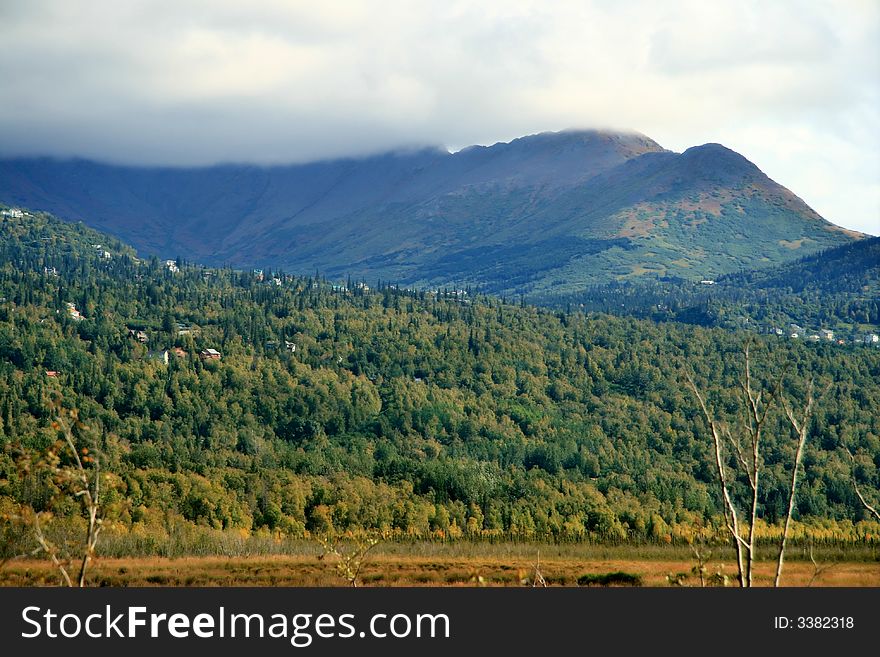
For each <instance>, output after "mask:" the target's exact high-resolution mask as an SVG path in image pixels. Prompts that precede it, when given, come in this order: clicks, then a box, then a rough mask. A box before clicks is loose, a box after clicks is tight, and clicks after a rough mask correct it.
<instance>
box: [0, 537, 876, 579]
mask: <svg viewBox="0 0 880 657" xmlns="http://www.w3.org/2000/svg"><path fill="white" fill-rule="evenodd" d="M266 548H267V546H265V545H263V546H262V547H261V546H259V545H256V544H254V545H252V546H250V548H249V549H250V550H252V551H253V552H258V551H259V552H261V553H260V554H253V553H252V554H247V549H245V550H241V551H236V550H230V551H229V553H228V554H206V555H201V556H171V557H168V556H165V557H160V556H117V557H101V558H98V559H96V560H95V562H94V565H93V566H92V568H91V569H90V571H89V576H88V583H89V585H91V586H347V585H348V584H347V582H346V581H345V580H344V579H343V578H341V577H340V576H339V574H338V573H337V570H336V564H337V562H338V560H337V559H336V558H335V557H332V556H330V555H326V554H325V553H324V551H323V550H322V548H321V546H320V545H318V544H317V543H315V542H310V541H290V542H285V543H282V544H276V545H275V549H274V550H273V551H271V552H270V551H269V550H268V549H266ZM774 555H775V553H774V551H773V550H772V548H771V547H770V546H767V549H766V550H764V551H763V554H762V555H760V556H761V557H762V558H761V559H759V561H758V562H757V572H756V584H757V585H758V586H769V585H771V584H772V578H773V573H774V571H775V567H776V563H775V560H774V558H773V557H774ZM704 556H705V561H704V566H705V571H704V584H705V585H706V586H719V585H723V579H724V576H726V577H727V583H726V585H727V586H728V587H734V586H735V585H736V581H735V580H736V563H735V557H734V554H733V551H732V550H731V549H729V548H727V547H725V548H715V549H714V550H712V551H711V552H704ZM536 564H537V565H538V571H539V572H540V574H541V575H542V576H543V578H544V580H545V582H546V584H547V585H548V586H579V585H581V586H583V585H606V586H618V585H633V584H634V583H635V584H636V585H640V586H646V587H664V586H692V587H699V586H701V582H700V578H699V574H698V572H696V569H697V567H698V564H697V559H696V557H695V556H694V553H693V551H692V550H691V548H690V547H689V546H685V545H650V544H646V545H597V544H561V545H548V544H538V543H527V542H525V543H513V542H503V543H487V542H471V541H457V542H448V543H437V542H427V541H418V542H411V543H398V542H394V543H384V544H380V545H378V546H376V548H375V549H374V550H373V551H371V552H370V553H369V554H368V555H367V556H366V558H365V559H364V560H363V567H362V570H361V573H360V576H359V578H358V585H359V586H533V585H535V584H536ZM621 573H623V574H625V575H631V576H633V578H635V579H632V578H624V577H621V576H620V574H621ZM609 574H611V575H615V574H617V575H618V576H617V577H614V576H612V577H605V578H604V579H605V580H606V581H605V583H604V584H602V581H603V576H606V575H609ZM58 583H59V577H58V573H57V571H56V570H55V568H54V566H53V565H52V563H51V562H49V561H48V560H45V559H39V560H38V559H23V560H15V561H11V562H9V563H7V564H6V566H5V567H4V568H3V569H2V570H0V585H4V586H55V585H57V584H58ZM538 585H540V584H538ZM783 585H785V586H844V587H855V586H869V587H876V586H880V547H878V546H877V545H866V546H834V545H825V546H817V547H815V548H813V550H812V559H811V558H810V548H809V547H808V546H807V545H794V546H792V547H791V548H790V550H789V552H788V555H787V559H786V566H785V575H784V578H783Z"/></svg>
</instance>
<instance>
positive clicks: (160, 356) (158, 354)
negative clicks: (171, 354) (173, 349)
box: [147, 349, 168, 365]
mask: <svg viewBox="0 0 880 657" xmlns="http://www.w3.org/2000/svg"><path fill="white" fill-rule="evenodd" d="M147 360H157V361H159V362H160V363H162V364H163V365H167V364H168V350H167V349H159V350H157V351H148V352H147Z"/></svg>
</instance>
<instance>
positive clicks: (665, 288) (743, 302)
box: [529, 238, 880, 343]
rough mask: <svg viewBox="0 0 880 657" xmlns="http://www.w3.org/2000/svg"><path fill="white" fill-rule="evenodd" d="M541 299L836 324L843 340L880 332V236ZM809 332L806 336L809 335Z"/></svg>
mask: <svg viewBox="0 0 880 657" xmlns="http://www.w3.org/2000/svg"><path fill="white" fill-rule="evenodd" d="M529 300H530V301H531V302H533V303H539V304H542V305H546V306H551V307H557V308H565V307H575V308H580V309H583V310H589V311H598V312H605V313H611V314H615V315H623V316H632V317H643V318H651V319H654V320H659V321H679V322H688V323H693V324H699V325H702V326H718V327H724V328H728V329H731V328H734V329H735V328H743V329H748V330H751V331H758V332H767V333H774V334H775V333H776V332H777V329H779V330H782V329H785V331H784V334H785V335H786V336H789V335H790V333H791V331H790V330H789V328H790V325H791V324H794V325H796V326H800V327H802V328H803V329H805V330H804V331H802V332H803V333H805V334H806V336H809V335H812V334H816V333H818V332H819V331H820V329H823V328H824V329H830V330H834V331H835V333H836V340H841V339H842V340H844V341H845V342H847V343H853V342H860V341H863V340H864V338H865V336H866V334H868V333H880V238H870V239H865V240H861V241H858V242H855V243H852V244H846V245H843V246H839V247H835V248H832V249H827V250H824V251H821V252H819V253H816V254H813V255H810V256H807V257H805V258H802V259H800V260H796V261H794V262H791V263H787V264H784V265H779V266H777V267H769V268H765V269H759V270H754V271H746V272H741V273H737V274H729V275H727V276H722V277H720V278H719V279H718V280H717V281H713V284H711V285H709V284H704V283H699V282H692V281H687V280H683V279H680V278H663V279H657V280H653V281H628V282H614V283H609V284H605V285H598V286H593V287H591V288H588V289H586V290H583V291H581V292H577V293H572V294H548V295H535V296H532V297H529ZM801 337H804V336H801Z"/></svg>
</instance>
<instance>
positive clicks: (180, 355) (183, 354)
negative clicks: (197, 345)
mask: <svg viewBox="0 0 880 657" xmlns="http://www.w3.org/2000/svg"><path fill="white" fill-rule="evenodd" d="M171 353H172V354H174V355H175V356H177V357H178V358H186V352H185V351H184V350H183V349H181V348H180V347H174V349H172V350H171Z"/></svg>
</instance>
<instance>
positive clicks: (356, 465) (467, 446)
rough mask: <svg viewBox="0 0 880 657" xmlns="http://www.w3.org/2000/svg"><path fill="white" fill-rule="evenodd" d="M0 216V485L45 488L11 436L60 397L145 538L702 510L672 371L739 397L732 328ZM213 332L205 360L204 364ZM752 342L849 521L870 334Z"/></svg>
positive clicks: (727, 399) (614, 526) (704, 514)
mask: <svg viewBox="0 0 880 657" xmlns="http://www.w3.org/2000/svg"><path fill="white" fill-rule="evenodd" d="M0 221H2V233H0V234H2V239H0V441H2V443H3V445H4V452H3V454H2V455H0V496H2V499H3V501H4V504H9V503H12V504H14V505H28V506H31V507H33V508H35V509H37V510H40V509H45V508H54V507H52V506H51V505H52V503H53V502H52V497H51V495H50V493H51V490H50V489H47V486H49V484H48V483H47V482H42V483H40V482H35V481H34V480H33V479H32V478H30V476H29V475H28V474H27V472H25V471H23V470H22V469H21V468H20V467H18V466H17V465H16V458H15V455H16V454H17V453H19V452H20V450H21V449H25V450H27V449H42V448H44V447H45V446H47V445H49V444H51V442H52V440H53V439H54V437H55V436H56V431H55V430H54V429H53V428H52V421H53V417H54V416H53V412H52V410H51V407H50V405H49V402H50V397H51V396H52V395H53V394H60V395H61V397H62V399H63V403H64V405H65V406H67V407H71V408H77V409H78V410H79V414H80V418H81V420H82V421H83V423H84V424H85V425H87V426H88V427H90V428H91V430H92V434H90V435H93V436H95V438H94V442H93V444H92V449H96V450H97V453H98V454H100V457H101V459H102V462H103V464H104V466H103V467H104V468H105V469H106V471H108V472H110V473H112V476H113V478H114V482H115V485H114V487H113V491H114V492H111V493H109V494H110V498H109V499H108V513H112V514H113V517H114V523H115V524H114V527H115V529H114V531H120V532H130V533H131V536H132V537H138V536H139V537H141V538H138V539H136V540H141V541H147V542H149V541H157V542H156V543H155V545H156V546H158V545H160V543H161V541H162V540H165V538H167V537H168V535H169V534H168V533H169V532H171V531H173V528H174V527H175V526H177V525H176V524H175V523H184V524H185V523H195V524H199V525H205V526H210V527H217V528H236V529H240V530H243V531H253V530H257V529H260V528H265V529H266V530H272V531H280V532H283V533H287V534H291V535H301V534H302V532H304V531H322V530H324V529H326V528H327V527H329V526H331V525H332V526H333V527H335V528H336V529H339V530H346V529H357V528H364V527H379V528H385V529H389V530H393V531H396V532H400V533H402V534H408V535H421V536H435V537H441V536H443V537H448V536H457V535H460V534H462V533H469V534H471V535H473V536H479V535H487V536H500V535H507V536H515V537H543V538H552V539H559V540H563V539H565V540H574V539H582V538H586V537H593V538H596V539H613V540H624V539H645V538H650V537H655V538H658V539H660V538H662V537H664V536H670V535H671V534H672V533H673V532H674V531H684V529H683V528H690V529H693V528H698V527H700V526H703V525H704V524H706V523H710V522H711V521H712V519H713V518H714V517H716V516H717V514H718V512H719V506H718V500H717V486H716V485H715V482H714V475H713V470H712V460H711V459H712V457H711V449H710V443H709V441H708V438H707V436H706V433H705V431H706V428H705V426H704V424H703V422H702V420H701V418H700V415H699V413H698V411H697V409H696V408H695V405H694V402H693V400H692V398H691V396H690V395H689V394H688V393H687V392H686V390H685V389H684V387H683V386H682V381H681V375H682V367H683V366H684V364H685V363H686V364H687V366H688V367H690V368H692V369H693V371H694V372H695V374H696V376H697V378H698V380H699V381H700V382H701V384H705V386H706V390H707V392H708V394H709V397H710V400H711V403H713V404H715V405H717V407H718V408H719V409H728V410H732V409H734V408H735V400H736V382H737V376H738V374H737V372H738V369H739V366H738V358H737V355H736V354H737V352H738V350H739V349H740V347H741V345H742V340H743V335H742V334H737V333H731V332H726V331H720V330H706V329H701V328H696V327H688V326H683V325H680V324H675V323H664V324H655V323H652V322H649V321H642V320H634V319H627V318H614V317H608V316H601V315H583V314H565V313H553V312H550V311H546V310H541V309H538V308H534V307H529V306H522V307H520V306H515V305H508V304H505V303H501V302H499V301H498V300H495V299H492V298H486V297H475V298H472V297H471V296H470V295H463V294H458V293H456V294H443V293H440V294H437V295H430V294H425V293H414V292H406V291H403V290H396V289H393V288H388V287H384V288H383V289H381V290H367V289H365V288H364V286H363V285H351V286H350V287H351V288H352V289H347V288H348V286H339V285H336V286H333V285H332V284H331V283H328V282H326V281H324V280H322V279H313V278H298V277H292V276H288V275H285V274H282V273H280V272H268V271H267V272H264V276H262V277H260V276H256V275H254V274H252V273H251V272H245V273H242V272H236V271H233V270H228V269H219V270H218V269H204V268H202V267H197V266H191V265H185V264H184V266H183V267H182V269H181V271H179V272H173V271H171V270H170V269H169V268H168V267H165V266H163V265H162V264H161V263H160V262H158V261H156V260H152V261H148V262H141V261H137V260H135V259H134V258H133V257H132V255H131V252H130V251H128V250H127V249H125V248H120V247H119V246H118V245H117V246H115V247H114V248H113V249H111V257H109V258H106V257H105V256H104V254H103V253H99V252H98V251H97V249H95V248H94V247H93V243H94V240H96V239H97V236H96V235H95V234H94V233H93V232H91V231H89V230H86V229H82V228H81V227H71V226H69V225H67V224H63V223H61V222H59V221H57V220H55V219H53V218H51V217H49V216H46V215H26V216H24V217H20V218H11V217H3V218H2V220H0ZM47 238H48V239H47ZM101 242H102V243H103V242H109V240H108V239H107V238H101ZM261 278H262V280H261ZM343 288H345V289H343ZM68 304H74V306H75V308H76V309H77V311H78V312H79V313H80V315H81V317H82V318H81V319H78V318H76V317H75V316H73V314H72V313H71V309H70V306H69V305H68ZM132 331H134V332H133V333H132ZM137 331H144V332H145V335H144V336H143V337H142V338H141V336H138V334H137ZM142 340H143V341H144V343H142ZM292 345H295V348H294V347H293V346H292ZM175 347H176V348H178V349H179V351H178V352H177V353H175V352H174V351H172V352H171V353H170V354H169V357H168V363H167V364H165V363H164V362H163V360H161V359H157V358H156V352H159V354H160V356H161V353H162V350H164V349H172V348H175ZM208 348H212V349H216V350H218V351H219V352H220V354H221V358H220V359H219V360H210V359H209V360H202V359H201V358H200V357H199V354H200V352H201V351H203V350H205V349H208ZM150 352H153V353H152V354H151V353H150ZM758 353H759V354H760V356H759V362H760V364H761V370H760V373H759V377H760V378H767V377H769V376H770V375H771V373H776V372H778V371H779V370H780V368H781V367H782V366H783V365H784V364H788V365H789V366H790V368H791V370H790V371H791V373H792V376H790V377H789V378H788V379H787V383H786V390H785V392H786V394H787V395H790V396H791V399H793V400H797V399H798V398H800V397H801V396H802V394H803V389H804V385H805V380H806V379H807V378H808V377H810V376H815V377H816V378H817V379H818V380H819V381H820V383H822V384H824V383H825V382H828V383H831V382H833V383H834V386H833V387H832V388H831V391H830V392H829V393H827V394H826V395H825V396H824V397H823V398H822V401H821V403H820V405H819V408H818V411H817V414H816V417H815V421H814V426H813V429H812V432H811V438H810V443H809V447H808V450H807V454H806V456H805V460H804V463H805V474H804V478H803V485H802V486H803V487H802V489H801V493H800V495H799V497H798V509H797V518H799V519H800V520H802V521H804V522H808V523H813V524H814V525H815V524H816V523H819V522H826V521H827V522H831V523H832V524H831V525H828V526H829V527H835V528H836V529H834V530H833V532H832V533H837V535H846V536H849V537H852V536H861V534H859V532H862V533H864V532H867V531H870V529H868V528H867V525H865V526H862V529H856V530H853V529H852V525H850V524H847V523H849V522H850V521H852V520H859V519H860V518H863V515H862V514H863V512H862V511H861V510H860V509H861V507H860V506H859V504H858V501H857V500H856V499H855V497H854V494H853V492H852V488H851V486H850V483H849V482H850V466H849V463H848V461H847V459H846V457H845V456H843V455H842V452H841V450H840V446H841V444H842V441H845V443H846V444H847V445H848V446H849V448H850V449H852V450H853V451H854V452H855V453H856V455H857V457H858V459H859V463H860V466H859V468H860V469H859V471H858V476H859V478H860V480H862V481H863V482H864V483H865V485H866V486H867V487H872V486H873V487H874V488H876V487H877V484H878V465H880V442H878V440H880V438H878V437H880V424H878V422H880V417H878V415H877V413H876V409H877V408H878V406H880V384H878V381H880V350H875V349H863V350H841V349H836V348H834V347H833V346H832V345H824V344H822V345H804V344H792V343H787V342H783V343H779V342H776V341H772V342H767V343H765V344H764V345H763V346H762V347H760V348H759V349H758ZM767 435H768V441H769V442H768V451H767V470H766V472H765V474H764V476H765V481H766V487H765V488H764V489H763V490H764V491H765V493H764V495H763V496H762V499H761V516H762V518H763V520H764V521H766V522H774V521H775V520H776V519H777V518H779V515H780V513H781V512H782V509H783V505H784V502H785V496H784V494H783V490H784V487H785V485H786V483H785V482H786V481H787V477H788V474H787V469H786V463H787V459H789V458H790V456H791V450H792V449H793V443H792V441H791V438H790V435H789V434H788V431H787V429H786V428H785V425H784V423H782V422H781V421H779V422H777V421H776V420H774V421H773V422H771V425H770V427H769V428H768V432H767ZM735 488H736V490H737V493H738V494H739V493H742V492H743V491H744V489H743V488H742V482H739V483H738V484H736V487H735ZM55 510H56V512H58V513H62V514H63V513H64V510H63V509H55ZM68 512H69V509H68ZM835 523H836V524H835ZM841 523H843V524H841ZM816 526H818V525H816ZM847 527H848V528H849V529H847ZM676 528H678V529H676ZM853 532H855V533H853ZM163 537H164V538H163ZM133 540H135V539H134V538H133ZM144 545H147V543H144ZM150 545H153V543H150ZM150 549H154V548H150ZM155 549H159V548H158V547H155Z"/></svg>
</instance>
